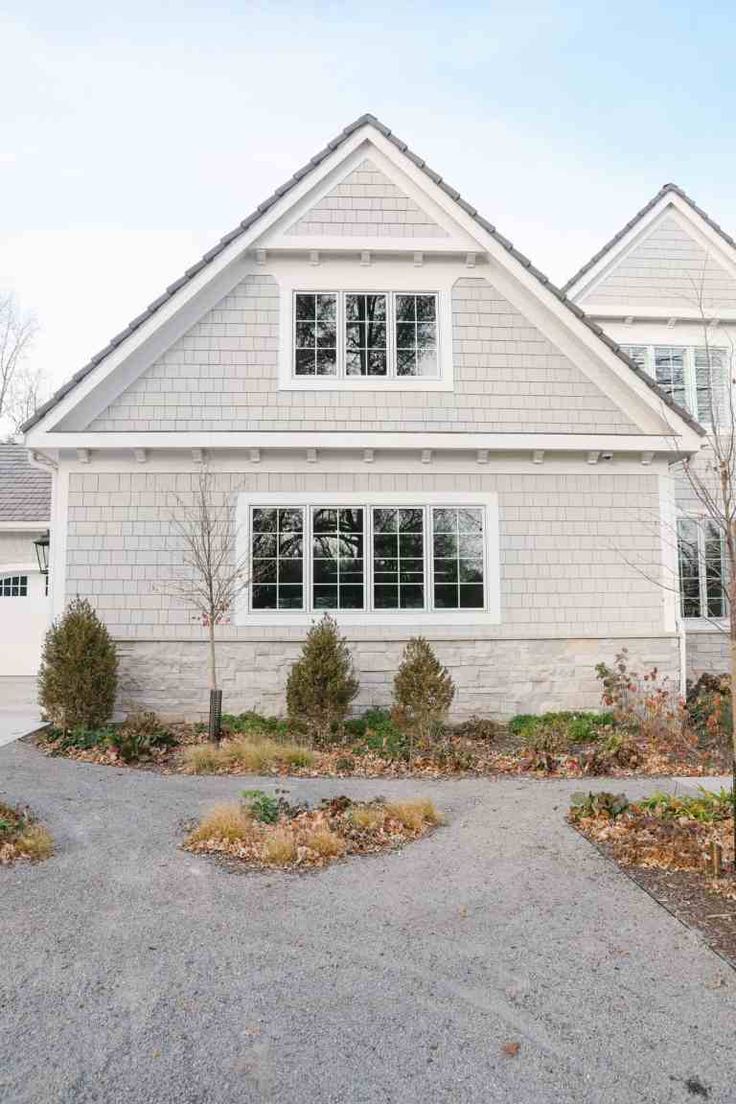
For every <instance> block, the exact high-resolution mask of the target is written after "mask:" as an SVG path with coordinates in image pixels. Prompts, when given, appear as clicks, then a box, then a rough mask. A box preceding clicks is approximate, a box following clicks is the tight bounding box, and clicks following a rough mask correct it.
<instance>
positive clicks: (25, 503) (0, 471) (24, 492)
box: [0, 444, 51, 524]
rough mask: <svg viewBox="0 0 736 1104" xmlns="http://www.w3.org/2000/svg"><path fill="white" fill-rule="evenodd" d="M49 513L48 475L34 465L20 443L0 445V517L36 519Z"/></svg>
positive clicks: (42, 518) (44, 519) (16, 519)
mask: <svg viewBox="0 0 736 1104" xmlns="http://www.w3.org/2000/svg"><path fill="white" fill-rule="evenodd" d="M50 516H51V476H50V475H49V474H47V473H46V472H44V471H41V469H40V468H34V467H33V465H32V464H31V463H30V461H29V459H28V450H27V449H25V448H24V447H23V445H14V444H8V445H0V521H3V522H4V521H40V522H43V523H46V524H48V521H49V518H50Z"/></svg>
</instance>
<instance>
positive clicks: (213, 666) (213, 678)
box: [209, 615, 217, 690]
mask: <svg viewBox="0 0 736 1104" xmlns="http://www.w3.org/2000/svg"><path fill="white" fill-rule="evenodd" d="M209 636H210V690H216V689H217V663H216V659H215V619H214V617H212V615H210V619H209Z"/></svg>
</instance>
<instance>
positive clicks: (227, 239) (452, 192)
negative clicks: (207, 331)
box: [22, 114, 705, 436]
mask: <svg viewBox="0 0 736 1104" xmlns="http://www.w3.org/2000/svg"><path fill="white" fill-rule="evenodd" d="M366 125H369V126H372V127H374V128H375V129H376V130H377V131H378V132H379V133H380V134H382V135H383V136H384V138H386V139H387V140H388V141H389V142H391V143H392V144H393V145H394V146H396V148H397V149H398V150H400V151H401V152H402V153H403V154H405V156H406V157H408V158H409V159H410V160H411V161H412V162H413V163H414V164H415V165H416V166H417V168H419V169H421V170H422V172H423V173H424V174H425V175H426V176H427V177H429V179H430V180H431V181H433V183H435V184H436V185H437V186H438V187H439V188H441V189H442V190H443V192H445V193H446V194H447V195H448V196H450V198H451V199H453V200H454V201H455V202H456V203H457V204H458V206H459V207H460V208H461V209H462V210H463V211H465V213H466V214H467V215H469V216H470V217H471V218H472V219H474V220H475V222H477V223H478V225H479V226H482V227H483V229H484V230H485V231H486V232H487V233H488V234H490V235H491V236H492V237H493V238H494V239H495V241H497V242H498V243H499V245H501V246H503V248H504V249H505V250H506V251H507V252H508V253H510V254H511V256H512V257H513V258H514V259H515V260H516V261H518V263H519V264H521V265H523V266H524V268H526V269H528V271H529V272H530V273H531V274H532V276H534V277H535V278H536V279H537V280H538V281H539V282H540V283H541V284H543V285H544V286H545V287H546V288H548V289H549V291H551V292H552V294H553V295H555V296H556V297H557V298H558V299H559V300H560V301H561V302H562V303H563V304H564V305H565V306H566V307H567V309H568V310H570V311H571V312H572V313H573V314H574V315H575V317H576V318H578V319H579V320H580V321H581V322H582V323H583V324H584V325H585V326H587V327H588V329H589V330H592V331H593V333H594V334H596V336H597V337H598V338H600V340H601V341H602V342H603V343H604V344H605V345H607V346H608V348H609V349H611V350H612V352H614V353H615V354H616V355H617V356H618V357H619V359H620V360H622V361H623V362H624V364H626V366H627V368H629V369H630V370H631V371H632V372H633V373H634V374H635V375H637V376H638V377H639V379H641V380H642V382H643V383H645V384H646V385H647V387H648V388H649V389H650V390H651V391H653V392H654V393H655V394H656V395H657V397H658V398H659V399H661V400H662V402H664V403H665V404H666V405H667V406H669V407H670V408H671V409H672V410H673V411H674V412H675V413H676V414H677V415H679V417H680V418H682V419H683V421H685V422H686V423H687V424H688V425H689V426H690V427H691V429H694V430H695V431H696V432H697V433H700V434H701V435H703V436H704V435H705V430H704V429H703V428H702V426H700V425H699V423H698V422H696V421H695V419H694V418H692V417H691V416H690V415H689V414H688V412H687V411H686V410H684V409H683V408H682V407H681V406H679V405H678V404H677V403H676V402H675V401H674V400H673V399H671V398H670V396H669V395H667V394H665V393H664V392H663V391H661V390H660V388H659V387H658V386H657V384H656V382H655V381H654V380H653V379H652V378H651V376H649V375H648V374H647V373H646V372H645V371H644V370H643V369H642V368H640V367H639V366H638V365H636V364H634V362H633V361H632V360H629V358H628V357H627V356H626V354H625V353H624V352H623V351H622V350H621V348H620V347H619V346H618V345H617V344H616V342H615V341H613V340H612V339H611V338H610V337H608V335H607V334H606V333H604V331H603V330H602V329H601V327H600V326H598V325H597V324H596V323H595V322H593V321H591V320H590V319H589V318H588V317H587V316H586V315H585V313H584V311H582V310H581V309H580V307H578V306H577V304H575V303H573V302H572V300H570V299H568V298H567V296H566V295H565V294H564V292H563V291H560V289H559V288H557V287H555V285H554V284H553V283H552V282H551V281H550V280H549V279H548V277H547V276H545V275H544V273H543V272H540V271H539V269H538V268H535V267H534V265H533V264H532V263H531V261H530V260H529V259H528V258H527V257H525V256H524V254H523V253H520V252H519V250H518V249H516V248H515V247H514V245H513V244H512V243H511V242H510V241H509V240H508V239H507V238H504V236H503V235H502V234H500V233H499V232H498V230H496V228H495V226H493V225H492V224H491V223H490V222H488V221H487V220H486V219H484V218H483V216H482V215H480V214H479V213H478V211H477V210H476V208H475V207H473V206H471V204H469V203H468V202H467V201H466V200H464V199H463V198H462V196H461V195H460V193H459V192H458V191H457V189H456V188H453V187H451V186H450V185H449V184H448V183H447V182H446V181H444V180H443V179H442V177H441V176H440V175H439V173H436V172H435V171H434V170H433V169H431V168H430V167H429V165H427V163H426V161H424V160H423V159H422V158H421V157H419V156H418V155H417V154H416V153H414V152H413V151H412V150H410V149H409V147H408V146H407V144H406V142H402V140H401V139H400V138H397V136H396V135H395V134H393V133H392V132H391V130H389V128H388V127H387V126H385V125H384V124H383V123H382V122H381V121H380V120H379V119H377V118H376V116H375V115H371V114H365V115H361V116H360V118H358V119H356V120H355V121H354V122H352V123H350V125H349V126H346V127H345V129H344V130H343V131H342V132H341V133H340V134H338V135H337V136H336V137H335V138H333V139H332V141H331V142H328V143H327V145H326V146H325V148H324V149H323V150H320V152H319V153H317V154H315V156H314V157H312V158H311V160H310V161H309V163H308V164H306V165H303V166H302V168H301V169H298V170H297V172H295V173H294V175H293V176H292V177H291V179H290V180H287V181H286V182H285V183H284V184H281V185H280V186H279V187H278V188H277V189H276V191H275V192H273V193H272V195H270V196H269V197H268V199H266V200H264V202H263V203H261V204H259V205H258V207H257V208H256V209H255V211H252V212H251V214H249V215H248V216H247V218H245V219H243V221H242V222H241V223H240V224H239V225H238V226H236V227H235V228H234V229H233V230H231V231H230V233H228V234H225V236H224V237H223V238H221V239H220V241H219V242H218V243H217V245H215V246H214V247H213V248H212V249H210V250H208V252H207V253H205V254H204V256H203V257H202V258H201V259H200V260H199V261H197V263H196V264H194V265H192V267H191V268H188V269H187V271H186V272H185V273H184V275H183V276H180V277H179V279H178V280H175V281H174V283H173V284H170V285H169V287H167V288H166V291H165V292H164V293H163V294H162V295H160V296H159V297H158V299H154V301H153V302H152V303H150V304H149V305H148V307H146V309H145V310H144V311H142V312H141V313H140V314H139V315H137V317H136V318H134V319H133V320H132V321H131V322H129V323H128V325H127V326H126V327H125V329H124V330H121V331H120V333H119V334H116V335H115V337H113V338H112V339H111V341H110V342H109V344H108V345H106V346H105V348H104V349H101V350H100V352H99V353H96V354H95V355H94V356H93V357H92V359H91V360H90V361H89V362H88V363H87V364H85V365H84V367H83V368H80V369H79V371H78V372H76V373H75V374H74V375H73V376H72V377H71V379H70V380H68V381H67V382H66V383H65V384H63V385H62V386H61V387H60V388H59V390H58V391H56V392H55V393H54V394H53V395H52V396H51V398H50V399H48V401H47V402H45V403H44V404H43V405H42V406H40V407H39V408H38V410H37V411H36V413H35V414H34V415H33V416H32V417H31V418H29V420H28V421H27V422H26V423H25V424H24V425H23V426H22V431H23V432H24V433H25V432H27V431H28V430H29V429H31V428H32V427H33V426H34V425H36V424H37V422H39V421H40V420H41V418H43V417H44V416H45V415H46V414H47V413H48V412H49V410H51V409H53V407H54V406H56V404H57V403H58V402H60V401H61V399H63V398H64V397H65V396H66V395H67V394H68V393H69V392H70V391H71V390H72V389H73V388H74V387H75V386H76V385H77V384H78V383H79V382H81V380H83V379H84V378H85V377H86V376H88V375H89V373H90V372H91V371H92V370H93V369H94V368H96V367H97V365H98V364H99V363H100V361H102V360H104V359H105V357H107V356H109V354H110V353H112V352H113V351H114V350H115V349H116V348H117V346H118V345H120V344H121V343H122V342H123V341H125V339H126V338H128V337H130V335H131V334H132V333H134V332H135V330H137V329H138V327H139V326H141V325H142V324H143V323H144V322H146V321H147V320H148V319H149V318H150V317H151V316H152V315H154V314H155V313H156V311H157V310H158V309H159V308H160V307H162V306H163V304H164V303H166V302H168V300H169V299H171V297H172V296H173V295H175V294H176V292H177V291H179V289H180V288H182V287H183V286H184V285H185V284H186V283H188V282H189V280H191V279H192V278H193V277H194V276H196V275H197V273H199V272H201V271H202V269H203V268H205V267H206V266H207V265H208V264H209V263H210V261H212V260H214V258H215V257H217V256H218V255H219V254H220V253H222V251H223V250H224V249H225V248H226V247H227V246H228V245H230V243H231V242H232V241H234V240H235V239H236V238H238V237H240V235H241V234H243V233H245V231H246V230H248V229H249V228H250V227H251V226H252V225H253V223H254V222H256V221H257V220H258V219H259V218H260V217H261V216H262V215H263V214H265V213H266V211H268V210H269V209H270V208H271V207H273V205H274V204H275V203H277V202H278V201H279V200H280V199H281V198H282V197H283V196H284V195H286V194H287V193H288V192H290V191H291V189H292V188H294V187H295V186H296V185H297V184H298V183H299V182H300V181H301V180H302V179H303V178H304V177H305V176H307V175H308V174H309V173H310V172H312V170H313V169H314V168H316V166H318V165H319V164H321V162H322V161H324V160H325V158H327V157H329V156H330V154H331V153H333V152H334V151H335V150H336V149H338V147H339V146H341V145H342V144H343V142H345V141H346V140H347V139H348V138H349V137H350V135H351V134H353V133H354V132H355V131H356V130H358V129H360V127H362V126H366Z"/></svg>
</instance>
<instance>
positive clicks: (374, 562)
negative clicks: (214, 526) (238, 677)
mask: <svg viewBox="0 0 736 1104" xmlns="http://www.w3.org/2000/svg"><path fill="white" fill-rule="evenodd" d="M263 497H264V498H265V496H263ZM398 497H399V499H401V496H398ZM259 498H260V496H259ZM305 499H306V496H304V499H302V501H301V503H300V496H296V499H295V501H294V504H293V505H291V504H289V503H288V502H285V503H284V504H283V505H281V504H279V503H274V504H273V505H271V504H270V503H268V502H267V501H264V502H263V504H262V505H261V504H260V502H259V504H258V505H255V504H254V505H252V506H251V507H250V509H249V514H248V516H249V532H250V536H249V541H250V555H251V586H250V603H249V606H250V609H251V610H252V611H253V612H259V611H263V612H265V611H273V612H274V613H275V614H279V613H281V612H284V611H286V612H289V611H299V612H300V613H302V614H304V615H308V614H311V613H321V612H323V611H334V612H339V613H348V614H349V613H351V612H353V613H356V614H357V613H364V614H376V615H380V614H396V615H397V616H399V617H401V616H402V615H405V616H406V617H407V618H410V617H411V615H412V614H413V613H414V614H417V615H422V614H430V613H440V614H446V615H447V616H448V617H450V618H452V616H453V614H458V615H460V614H463V613H467V614H468V615H470V614H471V613H472V612H473V611H475V612H478V613H483V612H488V610H489V609H490V608H491V605H490V600H489V593H488V578H487V563H488V555H489V549H488V529H487V507H486V506H484V505H481V504H473V503H463V504H458V505H455V504H452V503H451V502H450V503H448V504H446V505H445V504H443V503H442V502H441V500H438V499H439V496H435V497H434V499H433V501H432V502H431V503H426V502H421V501H418V502H411V501H408V502H407V501H399V502H397V503H393V502H391V501H390V499H389V498H386V499H383V498H381V501H380V502H375V499H374V501H370V498H369V499H368V501H364V502H360V501H359V502H356V503H351V502H344V501H339V502H335V501H334V500H333V501H330V500H329V498H328V499H327V501H325V502H320V501H319V498H318V497H315V498H314V499H310V500H305ZM261 501H263V500H262V499H261ZM496 562H497V561H496ZM494 608H495V607H494Z"/></svg>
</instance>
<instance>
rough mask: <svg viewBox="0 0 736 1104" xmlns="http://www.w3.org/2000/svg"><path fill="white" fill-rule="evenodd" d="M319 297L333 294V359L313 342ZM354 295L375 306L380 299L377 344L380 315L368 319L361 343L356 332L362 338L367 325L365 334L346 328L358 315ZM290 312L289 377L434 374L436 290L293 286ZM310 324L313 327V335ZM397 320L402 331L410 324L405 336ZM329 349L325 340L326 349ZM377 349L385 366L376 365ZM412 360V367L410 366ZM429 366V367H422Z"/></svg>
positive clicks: (437, 374)
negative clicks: (382, 341) (382, 328)
mask: <svg viewBox="0 0 736 1104" xmlns="http://www.w3.org/2000/svg"><path fill="white" fill-rule="evenodd" d="M321 299H330V300H334V304H335V346H334V363H333V362H332V361H329V363H328V362H327V361H326V360H325V357H326V355H327V354H326V352H325V350H323V349H321V348H320V346H319V344H318V337H317V326H318V324H319V320H318V318H317V309H318V300H321ZM360 300H363V301H364V302H365V301H369V300H373V301H374V306H375V307H376V308H377V309H378V310H380V309H381V308H380V300H384V301H385V315H386V318H385V344H383V345H382V344H380V339H381V338H382V337H383V334H382V333H381V331H380V328H379V327H380V325H381V324H382V320H381V319H379V318H377V317H376V318H374V319H373V320H372V322H373V333H372V335H371V336H372V337H373V339H374V340H373V342H372V344H368V342H367V340H366V344H360V343H358V339H359V338H362V337H363V336H365V337H366V339H367V338H368V328H367V326H366V329H365V335H364V334H363V333H360V334H359V333H358V331H357V328H355V329H349V327H354V326H355V324H356V323H360V322H362V321H363V320H362V319H359V318H357V317H355V314H356V311H357V310H359V301H360ZM375 301H379V302H378V303H376V302H375ZM409 314H411V316H412V317H411V318H409ZM292 317H293V325H292V329H293V332H292V352H291V356H292V367H291V372H292V376H293V378H295V379H305V378H309V377H312V378H315V377H320V376H322V377H324V376H330V377H334V378H335V379H340V380H355V379H361V378H378V379H427V380H429V379H433V380H437V379H439V378H440V368H439V294H438V293H437V292H435V291H415V292H395V291H394V292H392V291H380V292H379V291H343V292H335V291H311V292H307V291H304V292H303V291H296V292H294V295H293V309H292ZM310 326H311V327H314V336H313V332H312V330H311V329H309V328H308V327H310ZM399 326H401V327H403V328H404V329H407V334H408V329H411V341H409V338H408V336H407V335H405V334H404V332H403V329H402V333H401V334H398V333H397V330H398V327H399ZM330 340H332V338H331V336H330ZM404 342H406V344H404ZM332 349H333V346H331V345H330V346H329V350H330V351H331V350H332ZM381 354H384V355H385V371H382V370H381V368H382V367H383V364H382V359H383V358H382V355H381ZM320 357H321V358H322V359H321V360H320ZM412 366H413V368H414V369H415V370H414V371H412V370H410V369H411V368H412ZM364 367H365V371H363V368H364ZM320 368H321V369H322V370H320ZM327 368H329V370H326V369H327ZM422 368H424V370H422ZM429 368H431V371H430V370H427V369H429Z"/></svg>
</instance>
